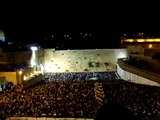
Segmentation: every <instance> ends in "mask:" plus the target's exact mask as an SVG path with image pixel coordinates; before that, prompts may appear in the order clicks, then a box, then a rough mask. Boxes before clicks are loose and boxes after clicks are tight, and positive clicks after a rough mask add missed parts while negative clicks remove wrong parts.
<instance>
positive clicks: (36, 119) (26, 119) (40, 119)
mask: <svg viewBox="0 0 160 120" xmlns="http://www.w3.org/2000/svg"><path fill="white" fill-rule="evenodd" d="M7 120H94V119H92V118H47V117H10V118H8V119H7Z"/></svg>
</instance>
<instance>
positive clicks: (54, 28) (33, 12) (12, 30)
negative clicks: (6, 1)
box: [0, 4, 159, 49]
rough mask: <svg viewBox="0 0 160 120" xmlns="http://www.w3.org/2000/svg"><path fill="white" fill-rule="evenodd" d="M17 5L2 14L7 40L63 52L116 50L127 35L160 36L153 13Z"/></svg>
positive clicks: (3, 10)
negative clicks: (138, 33)
mask: <svg viewBox="0 0 160 120" xmlns="http://www.w3.org/2000/svg"><path fill="white" fill-rule="evenodd" d="M17 6H18V5H17ZM17 6H14V7H13V6H12V7H11V8H10V9H9V10H8V9H7V8H4V9H2V12H1V13H2V14H1V16H3V17H1V19H0V29H2V30H3V31H4V32H5V35H6V41H18V42H26V43H27V42H29V43H34V42H37V43H39V44H41V45H43V46H45V47H47V46H49V47H59V48H61V49H67V48H70V49H72V48H73V49H78V48H82V49H83V48H115V47H118V45H119V43H120V37H121V36H122V34H124V33H134V32H147V33H150V32H151V33H153V34H154V32H156V34H159V30H155V29H156V28H158V27H159V23H158V19H151V20H150V19H148V18H149V17H148V16H149V13H148V14H145V13H144V12H142V11H139V12H135V11H133V12H130V11H126V10H127V8H126V9H125V10H121V9H119V10H115V9H113V8H115V7H116V6H114V7H113V8H112V9H110V8H107V7H105V6H102V7H101V6H92V5H90V4H89V5H88V4H87V5H85V7H84V6H79V7H78V4H77V6H72V5H70V6H72V7H70V6H65V7H64V6H61V7H56V5H53V4H52V5H50V6H45V5H41V6H38V7H37V6H36V7H35V5H32V6H27V5H24V6H18V7H17ZM90 6H91V7H90ZM77 7H78V8H77ZM146 15H147V16H146ZM85 34H87V35H86V36H85V37H83V36H84V35H85ZM64 35H70V36H69V37H64ZM90 35H91V36H90ZM70 37H71V39H70ZM51 43H52V44H51Z"/></svg>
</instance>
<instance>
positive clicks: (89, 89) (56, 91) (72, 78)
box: [0, 72, 160, 120]
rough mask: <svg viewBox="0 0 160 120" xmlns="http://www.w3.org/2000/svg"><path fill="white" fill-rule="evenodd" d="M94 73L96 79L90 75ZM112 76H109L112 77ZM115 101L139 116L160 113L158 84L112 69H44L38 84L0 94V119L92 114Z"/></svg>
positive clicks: (151, 115)
mask: <svg viewBox="0 0 160 120" xmlns="http://www.w3.org/2000/svg"><path fill="white" fill-rule="evenodd" d="M94 77H96V78H97V79H98V80H97V79H96V80H91V78H94ZM111 78H112V79H111ZM108 101H116V102H118V103H120V104H122V105H123V106H125V107H126V108H128V109H129V110H131V111H132V112H133V113H134V114H135V115H136V116H138V117H140V118H141V119H142V120H150V119H151V118H153V117H158V116H160V88H159V87H155V86H148V85H139V84H135V83H129V82H126V81H124V80H121V79H119V78H118V76H117V74H116V73H115V72H110V73H108V72H99V73H98V72H97V73H93V72H91V73H90V72H89V73H87V72H86V73H47V74H45V75H44V78H43V80H42V81H41V82H40V83H38V84H37V85H35V86H33V87H31V88H28V89H25V90H17V89H15V88H13V90H12V91H9V92H8V93H7V94H5V95H2V96H0V119H5V118H8V117H14V116H19V117H30V116H32V117H81V118H82V117H83V118H94V117H95V116H96V113H97V111H98V109H99V108H100V107H101V106H102V105H103V104H104V103H105V102H108Z"/></svg>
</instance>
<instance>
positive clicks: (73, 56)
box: [38, 49, 128, 72]
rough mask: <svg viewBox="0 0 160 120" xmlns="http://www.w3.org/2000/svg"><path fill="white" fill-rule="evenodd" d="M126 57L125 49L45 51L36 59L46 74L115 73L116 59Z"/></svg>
mask: <svg viewBox="0 0 160 120" xmlns="http://www.w3.org/2000/svg"><path fill="white" fill-rule="evenodd" d="M127 56H128V55H127V50H126V49H98V50H93V49H92V50H59V51H55V50H54V49H46V50H44V51H43V54H42V53H41V57H40V58H38V59H42V58H43V60H41V62H42V65H43V66H44V70H45V71H46V72H66V71H68V72H83V71H106V70H107V71H116V64H117V59H118V58H125V57H127Z"/></svg>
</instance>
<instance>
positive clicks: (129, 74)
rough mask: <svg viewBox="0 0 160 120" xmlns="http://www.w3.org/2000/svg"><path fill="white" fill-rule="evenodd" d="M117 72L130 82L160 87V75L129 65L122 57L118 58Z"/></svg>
mask: <svg viewBox="0 0 160 120" xmlns="http://www.w3.org/2000/svg"><path fill="white" fill-rule="evenodd" d="M117 73H118V74H119V76H120V77H121V78H122V79H124V80H127V81H130V82H134V83H139V84H146V85H152V86H159V87H160V75H158V74H155V73H152V72H149V71H145V70H142V69H139V68H136V67H134V66H131V65H128V64H126V63H125V62H124V61H123V60H122V59H119V60H118V65H117Z"/></svg>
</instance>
